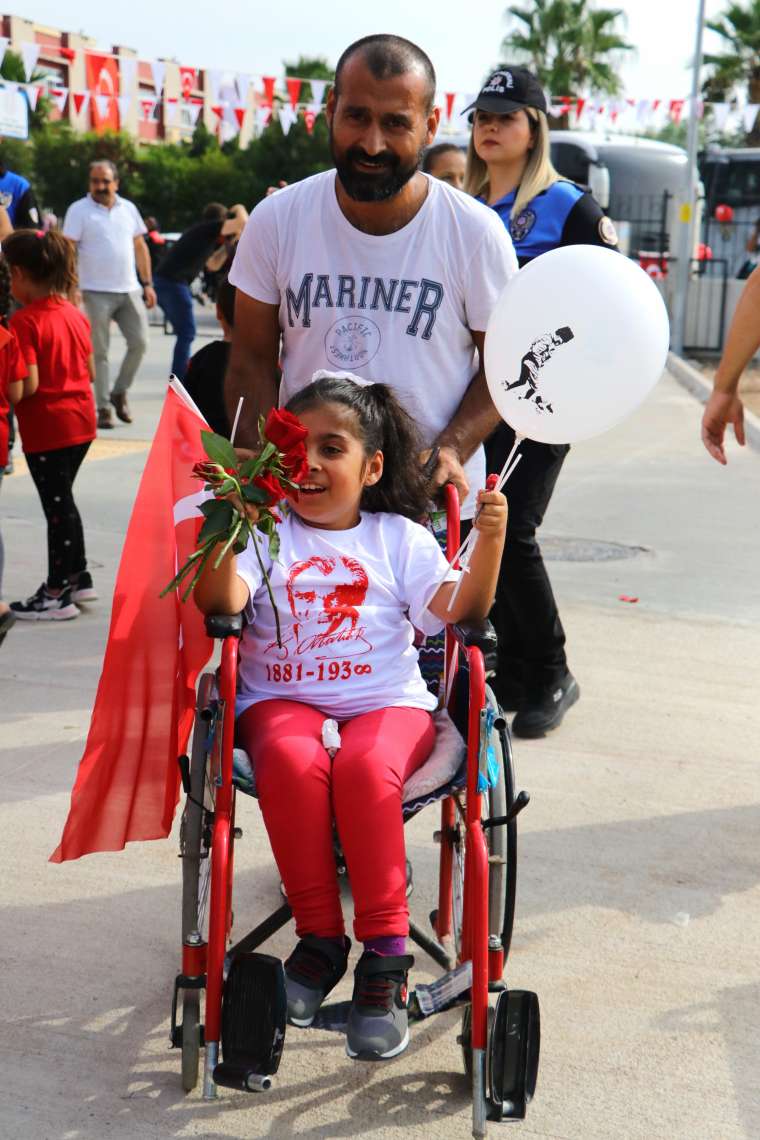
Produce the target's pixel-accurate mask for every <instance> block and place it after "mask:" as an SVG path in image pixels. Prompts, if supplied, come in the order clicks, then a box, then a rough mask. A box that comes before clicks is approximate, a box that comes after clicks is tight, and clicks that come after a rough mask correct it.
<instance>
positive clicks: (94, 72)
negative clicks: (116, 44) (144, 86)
mask: <svg viewBox="0 0 760 1140" xmlns="http://www.w3.org/2000/svg"><path fill="white" fill-rule="evenodd" d="M84 58H85V65H86V69H87V88H88V90H89V92H90V94H91V95H92V96H93V98H92V99H91V100H90V108H91V113H92V125H93V127H94V128H95V130H96V131H97V132H98V134H99V135H100V134H103V132H104V131H118V129H119V104H118V103H117V101H116V99H117V96H118V94H119V61H118V60H117V59H115V58H114V57H113V56H112V55H97V54H96V53H94V52H86V53H85V57H84ZM98 95H102V96H108V102H107V103H106V100H105V99H96V98H95V96H98ZM101 112H104V113H103V114H101Z"/></svg>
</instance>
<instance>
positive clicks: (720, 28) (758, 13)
mask: <svg viewBox="0 0 760 1140" xmlns="http://www.w3.org/2000/svg"><path fill="white" fill-rule="evenodd" d="M707 27H708V28H709V29H710V31H711V32H714V33H715V34H716V35H717V36H719V37H720V39H721V40H723V43H724V45H725V48H726V50H725V51H723V52H718V53H713V54H709V53H706V54H705V57H704V63H705V66H706V67H707V68H709V74H708V77H707V79H706V80H705V83H704V87H703V90H704V93H705V96H706V98H708V99H710V100H714V101H717V102H723V101H725V100H726V99H727V98H728V97H729V96H730V94H731V92H732V90H733V88H735V87H739V86H743V85H746V91H747V102H748V103H760V0H749V2H748V3H746V4H729V5H728V7H727V8H726V10H725V11H724V12H723V13H722V15H720V16H719V17H718V19H717V20H707ZM759 142H760V131H758V130H757V128H756V126H755V127H754V128H753V129H752V130H751V131H750V132H749V134H748V135H747V138H746V145H747V146H757V145H758V143H759Z"/></svg>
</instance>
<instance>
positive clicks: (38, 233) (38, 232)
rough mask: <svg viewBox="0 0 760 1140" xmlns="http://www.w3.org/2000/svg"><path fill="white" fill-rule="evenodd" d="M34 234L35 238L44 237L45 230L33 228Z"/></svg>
mask: <svg viewBox="0 0 760 1140" xmlns="http://www.w3.org/2000/svg"><path fill="white" fill-rule="evenodd" d="M34 236H35V237H36V238H44V236H45V231H44V230H35V231H34Z"/></svg>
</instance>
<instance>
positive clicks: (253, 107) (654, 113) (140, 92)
mask: <svg viewBox="0 0 760 1140" xmlns="http://www.w3.org/2000/svg"><path fill="white" fill-rule="evenodd" d="M10 47H11V44H10V40H9V38H8V37H0V61H2V59H3V57H4V55H5V52H6V51H7V50H8V49H9V48H10ZM17 50H18V51H19V53H20V54H21V57H22V62H23V67H24V75H25V77H26V80H27V82H25V83H24V82H21V83H15V84H14V83H13V82H10V81H7V80H5V81H3V80H2V79H0V84H2V85H3V86H4V87H5V89H6V90H11V91H23V92H24V94H25V95H26V98H27V100H28V104H29V108H30V109H31V110H32V111H35V110H38V107H39V100H40V97H41V96H45V97H46V98H48V99H49V100H50V103H51V104H52V106H53V107H54V108H55V109H56V111H57V112H58V114H59V115H63V114H64V112H65V109H66V104H67V101H68V100H69V99H71V100H72V103H71V111H72V113H73V114H76V115H77V116H86V115H87V113H88V111H89V109H90V107H91V106H92V108H93V118H94V121H95V125H96V126H98V125H100V124H101V123H105V122H106V120H107V119H108V117H109V115H110V114H111V109H112V107H113V104H112V102H111V100H112V98H116V100H117V104H118V108H119V121H121V122H124V121H126V120H127V118H128V116H129V113H130V110H131V107H132V100H133V99H136V100H137V108H138V118H139V119H140V120H142V121H145V122H150V121H155V120H156V119H158V118H160V116H161V115H163V121H164V123H165V124H166V125H167V126H171V127H174V128H177V127H185V128H186V127H188V126H194V125H195V124H197V122H198V120H199V118H200V116H201V114H202V113H203V108H204V106H205V107H206V108H207V109H208V112H209V113H210V114H211V116H213V119H212V121H213V122H215V125H216V127H217V130H218V132H219V134H220V137H222V136H224V137H230V135H231V134H233V135H234V134H235V133H240V132H241V131H242V130H243V126H244V123H245V122H246V112H247V111H251V116H250V118H249V120H248V121H249V122H250V124H251V125H252V126H253V129H254V132H255V133H261V131H263V130H266V129H267V128H268V127H269V126H270V125H271V124H272V123H274V122H279V123H280V126H281V129H282V131H283V133H284V134H285V135H288V134H289V133H290V131H291V129H292V127H293V126H294V125H295V123H296V122H298V121H299V119H302V120H303V123H304V126H305V129H306V131H307V132H308V133H309V134H311V133H312V132H313V131H314V126H315V123H316V120H317V118H318V116H319V115H320V114H322V113H324V111H325V104H324V99H325V93H326V91H327V89H328V86H329V81H328V80H325V79H310V78H308V77H300V76H290V75H288V76H279V77H278V76H276V75H253V74H250V73H247V72H235V71H232V70H221V69H219V68H215V69H214V68H212V69H205V70H204V69H199V68H195V67H184V66H179V65H174V64H167V63H166V62H165V61H164V60H148V61H143V62H142V65H141V66H142V69H143V70H142V73H140V75H138V67H139V66H140V64H139V61H138V59H137V58H136V57H132V56H121V55H118V54H111V55H109V54H108V53H93V52H91V51H88V50H87V49H76V50H75V49H73V48H64V47H59V48H58V49H57V50H58V51H59V52H60V55H61V56H62V58H64V59H66V60H67V61H68V62H73V61H74V60H75V59H76V58H77V57H82V58H86V59H88V60H89V59H91V57H94V56H95V54H97V56H98V58H99V59H100V60H103V59H106V60H107V59H114V60H116V61H117V65H118V87H119V94H118V95H116V93H115V91H114V93H113V94H111V93H110V92H106V91H104V90H102V89H96V88H95V87H92V88H91V89H89V90H83V91H80V90H73V89H71V88H69V87H67V86H63V85H61V84H60V83H56V78H55V77H54V76H47V77H45V79H44V81H43V80H39V81H35V82H34V83H31V82H29V80H30V78H31V76H32V75H33V74H34V71H35V68H36V67H37V66H38V62H39V57H40V54H41V51H42V50H43V49H42V48H41V47H40V45H38V44H34V43H23V44H19V45H18V49H17ZM50 50H51V49H49V48H45V49H44V52H45V58H47V56H48V52H49V51H50ZM170 67H174V72H173V73H172V72H170V71H169V68H170ZM146 69H148V70H146ZM146 77H147V83H146V82H145V80H146ZM115 78H116V72H114V80H115ZM177 79H179V84H177ZM151 83H152V86H151ZM167 84H168V89H169V91H173V94H171V95H168V94H167ZM172 85H173V86H172ZM146 88H147V90H146ZM198 92H202V94H200V95H199V94H197V93H198ZM475 97H476V94H475V93H474V92H464V91H441V92H440V93H439V95H438V104H439V106H440V107H441V112H442V128H441V135H440V137H441V138H444V139H445V137H446V135H447V133H451V132H459V131H465V130H466V129H467V124H466V120H465V119H464V118H462V117H461V116H462V112H463V111H464V108H465V107H467V106H468V105H469V104H470V103H472V102H473V101H474V99H475ZM547 99H548V103H549V107H550V114H551V115H552V116H553V117H554V119H558V118H559V119H565V120H567V121H569V123H570V124H571V125H572V126H573V127H578V128H580V129H599V128H600V127H601V128H606V129H610V128H614V129H615V130H620V131H626V130H628V131H630V130H633V131H642V130H647V129H649V128H654V127H662V126H664V125H665V124H666V123H668V122H670V123H673V124H675V125H679V124H681V123H682V122H683V121H684V120H685V119H687V118H689V117H690V116H692V115H693V116H695V117H696V118H697V119H700V120H701V119H705V120H706V122H707V130H708V137H709V136H710V133H712V135H713V136H714V135H716V134H718V135H720V134H722V133H724V132H725V133H728V132H730V131H737V130H740V129H741V128H742V127H743V129H744V131H746V132H750V131H752V130H753V129H754V127H755V124H756V122H757V118H758V112H759V111H760V104H756V103H748V102H744V101H742V100H741V99H734V100H731V101H729V100H723V101H716V102H704V101H702V100H698V101H697V102H696V103H692V100H691V99H690V98H687V97H677V98H668V99H659V98H652V97H645V98H634V97H615V98H613V97H611V96H602V95H598V94H595V93H594V92H589V93H584V94H583V95H572V96H571V95H551V94H549V93H548V92H547ZM180 108H184V109H185V111H186V112H187V113H185V112H183V114H182V115H181V116H180ZM95 112H97V116H95Z"/></svg>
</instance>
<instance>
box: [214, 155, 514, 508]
mask: <svg viewBox="0 0 760 1140" xmlns="http://www.w3.org/2000/svg"><path fill="white" fill-rule="evenodd" d="M426 177H428V176H427V175H426ZM335 179H336V174H335V171H334V170H328V171H325V172H324V173H322V174H315V175H314V176H313V177H311V178H305V179H304V180H303V181H302V182H296V183H294V184H293V185H292V186H287V187H285V189H283V190H280V191H278V192H277V193H276V194H272V195H270V196H269V197H268V198H265V199H264V200H263V201H262V202H259V204H258V205H257V206H256V208H255V210H254V211H253V213H252V214H251V216H250V218H249V219H248V222H247V224H246V228H245V231H244V232H243V236H242V237H241V239H240V242H239V243H238V247H237V251H236V253H235V260H234V262H233V265H232V268H231V270H230V281H231V282H232V284H233V285H235V286H236V287H237V288H238V289H241V290H242V291H243V292H244V293H247V294H248V296H250V297H253V298H254V299H255V300H257V301H262V302H264V303H266V304H268V305H278V306H279V317H280V328H281V329H282V355H281V362H282V383H281V386H280V403H281V404H286V403H287V402H288V400H289V399H290V397H291V396H292V395H293V394H294V393H295V392H297V391H299V389H301V388H303V387H304V386H305V385H306V384H308V383H309V382H310V381H311V377H312V375H313V374H314V372H316V371H317V370H319V369H322V368H326V369H330V370H332V371H349V372H354V373H356V374H357V375H359V376H361V377H363V378H365V379H367V380H373V381H382V382H384V383H387V384H390V385H391V387H392V388H393V389H394V391H395V392H396V394H397V395H398V397H399V400H400V401H401V403H402V404H403V405H404V407H405V408H406V410H407V411H408V412H409V413H410V415H411V416H412V417H413V418H414V420H415V421H416V423H417V427H418V429H419V432H420V435H421V436H422V442H423V444H425V445H429V444H431V443H432V442H433V441H434V440H435V439H436V437H437V436H438V435H439V433H440V432H441V431H442V430H443V429H444V428H445V427H446V426H447V424H448V423H449V422H450V421H451V419H452V418H453V416H454V413H455V412H456V410H457V408H458V407H459V405H460V403H461V401H462V397H463V396H464V394H465V392H466V391H467V389H468V387H469V385H470V382H471V381H472V378H473V376H474V374H475V367H476V354H475V349H474V344H473V339H472V331H471V330H473V331H475V332H484V331H485V329H486V326H487V324H488V318H489V317H490V315H491V311H492V309H493V307H494V305H495V304H496V301H497V299H498V297H499V295H500V293H501V291H502V289H503V288H504V286H505V285H506V283H507V281H508V280H509V278H510V277H511V276H512V275H513V274H514V273H516V272H517V258H516V256H515V251H514V248H513V246H512V241H511V239H510V237H509V235H508V233H507V231H506V228H505V226H504V225H503V223H502V221H501V219H500V218H499V216H498V215H497V214H496V213H495V211H494V210H492V209H490V207H488V206H485V205H483V203H482V202H478V201H476V200H475V199H474V198H471V197H469V196H468V195H467V194H463V193H462V192H461V191H459V190H454V189H452V187H450V186H447V185H446V183H444V182H441V181H439V180H438V179H435V178H430V177H428V193H427V197H426V199H425V202H424V203H423V205H422V206H421V208H420V209H419V210H418V212H417V213H416V214H415V216H414V217H413V218H412V220H411V221H410V222H409V223H408V224H407V225H405V226H403V227H402V228H401V229H400V230H397V231H396V232H395V233H392V234H381V235H377V234H366V233H363V232H362V231H361V230H358V229H356V227H355V226H353V225H351V223H350V222H349V221H348V219H347V218H346V217H345V216H344V214H343V212H342V211H341V209H340V206H339V205H338V200H337V197H336V192H335ZM465 471H466V472H467V476H468V479H469V483H470V487H471V494H470V496H469V498H468V500H467V503H466V504H465V505H464V506H463V509H462V517H463V518H469V517H470V516H471V515H472V513H473V509H474V500H475V495H476V493H477V491H478V489H479V488H481V487H483V485H484V481H485V460H484V456H483V449H482V448H478V449H477V451H476V452H475V454H474V455H473V456H472V457H471V458H470V459H469V460H468V461H467V463H466V464H465Z"/></svg>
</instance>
